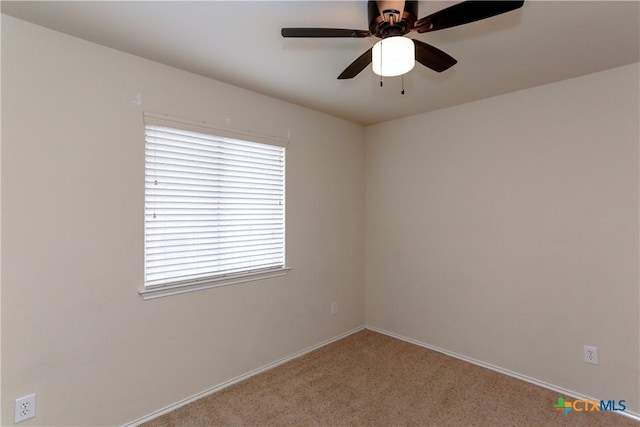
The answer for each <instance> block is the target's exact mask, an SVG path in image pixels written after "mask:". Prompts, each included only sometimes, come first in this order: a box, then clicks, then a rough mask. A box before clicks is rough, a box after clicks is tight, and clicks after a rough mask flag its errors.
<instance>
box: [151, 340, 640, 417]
mask: <svg viewBox="0 0 640 427" xmlns="http://www.w3.org/2000/svg"><path fill="white" fill-rule="evenodd" d="M558 397H559V394H558V393H556V392H553V391H549V390H547V389H543V388H540V387H537V386H535V385H532V384H529V383H526V382H523V381H520V380H516V379H514V378H511V377H508V376H506V375H502V374H499V373H496V372H493V371H490V370H488V369H484V368H481V367H478V366H475V365H472V364H470V363H466V362H463V361H460V360H457V359H454V358H451V357H448V356H445V355H443V354H440V353H437V352H435V351H431V350H428V349H425V348H422V347H419V346H416V345H413V344H409V343H406V342H404V341H400V340H397V339H395V338H391V337H388V336H385V335H382V334H378V333H376V332H372V331H369V330H363V331H361V332H358V333H356V334H353V335H351V336H349V337H347V338H344V339H342V340H340V341H337V342H335V343H332V344H329V345H327V346H325V347H323V348H321V349H319V350H316V351H314V352H311V353H309V354H306V355H304V356H302V357H300V358H298V359H295V360H293V361H291V362H288V363H286V364H283V365H280V366H278V367H276V368H274V369H272V370H270V371H267V372H265V373H262V374H259V375H256V376H254V377H252V378H250V379H248V380H246V381H244V382H241V383H238V384H235V385H233V386H231V387H228V388H226V389H224V390H222V391H220V392H217V393H214V394H212V395H210V396H208V397H205V398H203V399H200V400H198V401H196V402H194V403H191V404H189V405H186V406H183V407H182V408H179V409H177V410H176V411H174V412H171V413H169V414H167V415H164V416H162V417H159V418H156V419H155V420H153V421H151V422H149V423H146V424H145V426H146V427H156V426H158V427H159V426H290V425H304V426H633V427H638V426H640V423H636V422H634V421H633V420H631V419H629V418H628V417H624V416H622V415H618V414H615V413H612V412H576V411H571V412H569V413H568V414H567V415H566V416H565V415H563V414H562V413H559V412H557V411H556V410H555V409H554V408H553V406H554V404H555V402H556V401H557V399H558ZM567 399H568V400H571V401H573V400H574V399H572V398H567Z"/></svg>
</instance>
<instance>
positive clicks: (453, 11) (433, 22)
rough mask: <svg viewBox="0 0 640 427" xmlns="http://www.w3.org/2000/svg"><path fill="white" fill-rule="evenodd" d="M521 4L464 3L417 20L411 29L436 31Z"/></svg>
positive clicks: (501, 2)
mask: <svg viewBox="0 0 640 427" xmlns="http://www.w3.org/2000/svg"><path fill="white" fill-rule="evenodd" d="M523 4H524V1H473V0H470V1H464V2H462V3H458V4H454V5H453V6H450V7H447V8H446V9H442V10H440V11H438V12H436V13H433V14H431V15H429V16H426V17H424V18H422V19H419V20H417V21H416V22H415V24H414V26H413V29H414V30H416V31H418V32H419V33H427V32H430V31H438V30H442V29H445V28H450V27H455V26H458V25H463V24H468V23H470V22H475V21H479V20H481V19H486V18H491V17H492V16H496V15H500V14H503V13H506V12H510V11H512V10H515V9H518V8H520V7H522V5H523Z"/></svg>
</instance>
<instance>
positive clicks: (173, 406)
mask: <svg viewBox="0 0 640 427" xmlns="http://www.w3.org/2000/svg"><path fill="white" fill-rule="evenodd" d="M364 328H365V326H364V325H363V326H358V327H357V328H354V329H351V330H350V331H347V332H344V333H342V334H340V335H337V336H335V337H333V338H329V339H326V340H324V341H322V342H320V343H318V344H315V345H313V346H311V347H307V348H305V349H303V350H300V351H297V352H295V353H293V354H290V355H289V356H286V357H283V358H282V359H278V360H276V361H275V362H271V363H268V364H266V365H264V366H261V367H259V368H256V369H253V370H251V371H249V372H247V373H245V374H242V375H240V376H237V377H235V378H232V379H230V380H228V381H225V382H223V383H220V384H218V385H216V386H213V387H211V388H208V389H206V390H204V391H201V392H200V393H197V394H194V395H193V396H191V397H188V398H186V399H183V400H181V401H179V402H176V403H173V404H171V405H168V406H165V407H164V408H162V409H158V410H157V411H154V412H152V413H150V414H149V415H146V416H144V417H142V418H138V419H137V420H135V421H131V422H130V423H127V424H124V425H123V427H135V426H138V425H140V424H142V423H146V422H147V421H151V420H152V419H154V418H157V417H159V416H161V415H164V414H168V413H169V412H171V411H175V410H176V409H178V408H180V407H181V406H184V405H187V404H189V403H191V402H195V401H196V400H198V399H202V398H203V397H206V396H208V395H210V394H212V393H215V392H216V391H220V390H222V389H223V388H226V387H229V386H230V385H233V384H236V383H239V382H240V381H244V380H246V379H247V378H250V377H252V376H254V375H257V374H260V373H262V372H265V371H268V370H269V369H273V368H275V367H276V366H278V365H282V364H283V363H286V362H289V361H291V360H293V359H297V358H298V357H300V356H303V355H305V354H307V353H310V352H312V351H314V350H317V349H319V348H320V347H324V346H325V345H327V344H331V343H332V342H334V341H338V340H341V339H342V338H345V337H348V336H349V335H352V334H355V333H356V332H360V331H361V330H363V329H364Z"/></svg>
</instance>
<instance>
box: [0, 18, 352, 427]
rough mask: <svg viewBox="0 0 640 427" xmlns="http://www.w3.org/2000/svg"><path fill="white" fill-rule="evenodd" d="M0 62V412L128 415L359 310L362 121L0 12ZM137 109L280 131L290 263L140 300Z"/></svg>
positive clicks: (315, 334) (204, 385)
mask: <svg viewBox="0 0 640 427" xmlns="http://www.w3.org/2000/svg"><path fill="white" fill-rule="evenodd" d="M2 66H3V69H2V89H3V92H2V122H3V123H2V124H3V127H2V169H1V170H2V267H3V269H2V344H3V346H2V351H3V352H2V399H3V400H2V407H1V412H2V421H1V424H2V425H11V424H12V423H13V399H15V398H17V397H21V396H24V395H26V394H30V393H33V392H35V393H37V417H36V418H35V419H33V420H30V421H27V422H25V423H23V424H21V425H117V424H123V423H126V422H129V421H133V420H135V419H137V418H139V417H142V416H145V415H147V414H149V413H151V412H153V411H155V410H158V409H160V408H162V407H164V406H166V405H169V404H173V403H175V402H177V401H180V400H182V399H184V398H186V397H189V396H191V395H193V394H196V393H199V392H201V391H203V390H206V389H208V388H210V387H212V386H215V385H216V384H220V383H222V382H223V381H226V380H228V379H230V378H234V377H236V376H238V375H241V374H245V373H246V372H248V371H250V370H252V369H255V368H258V367H260V366H263V365H265V364H267V363H270V362H273V361H275V360H278V359H280V358H282V357H285V356H288V355H290V354H292V353H295V352H297V351H300V350H302V349H305V348H308V347H309V346H312V345H315V344H318V343H319V342H321V341H323V340H325V339H328V338H331V337H335V336H337V335H339V334H341V333H344V332H345V331H348V330H351V329H353V328H355V327H358V326H361V325H363V324H364V250H363V248H364V129H363V127H361V126H359V125H356V124H353V123H349V122H346V121H343V120H339V119H336V118H332V117H329V116H326V115H323V114H320V113H316V112H313V111H310V110H306V109H304V108H302V107H299V106H295V105H291V104H288V103H285V102H281V101H278V100H274V99H272V98H268V97H265V96H261V95H258V94H255V93H252V92H249V91H246V90H242V89H238V88H235V87H231V86H228V85H225V84H222V83H219V82H216V81H213V80H209V79H206V78H203V77H200V76H196V75H192V74H189V73H186V72H183V71H179V70H176V69H173V68H170V67H167V66H163V65H160V64H157V63H153V62H150V61H146V60H143V59H140V58H137V57H134V56H130V55H126V54H123V53H120V52H117V51H114V50H111V49H107V48H103V47H99V46H96V45H93V44H91V43H88V42H84V41H81V40H78V39H74V38H71V37H68V36H65V35H62V34H59V33H56V32H53V31H50V30H46V29H43V28H41V27H37V26H34V25H31V24H28V23H25V22H22V21H19V20H16V19H14V18H11V17H7V16H3V17H2ZM138 94H140V99H141V101H142V103H141V105H138V104H137V102H135V101H136V100H137V99H138V98H137V95H138ZM143 111H152V112H157V113H166V114H169V115H172V116H175V117H178V118H184V119H188V120H192V121H207V122H208V123H211V124H213V125H216V126H226V125H228V126H229V127H233V128H237V129H241V130H250V131H253V132H257V133H262V134H267V135H276V136H285V137H286V136H288V135H290V148H289V150H288V154H287V155H288V158H287V196H288V198H287V200H288V204H287V221H288V224H287V255H288V264H289V265H290V266H291V267H292V271H291V272H290V274H288V275H287V276H285V277H281V278H275V279H269V280H263V281H255V282H250V283H245V284H239V285H234V286H227V287H222V288H215V289H210V290H206V291H200V292H194V293H189V294H183V295H179V296H174V297H168V298H162V299H158V300H152V301H143V300H142V298H141V297H140V296H139V295H138V293H137V292H138V290H139V289H140V288H141V286H142V283H143V270H142V269H143V194H144V184H143V178H144V142H143V138H144V133H143V124H142V112H143ZM333 301H336V302H338V303H339V312H338V314H337V315H336V316H331V315H330V304H331V302H333Z"/></svg>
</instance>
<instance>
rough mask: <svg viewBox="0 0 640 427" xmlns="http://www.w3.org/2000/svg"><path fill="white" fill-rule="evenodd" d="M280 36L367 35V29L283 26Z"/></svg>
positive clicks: (368, 33) (369, 34)
mask: <svg viewBox="0 0 640 427" xmlns="http://www.w3.org/2000/svg"><path fill="white" fill-rule="evenodd" d="M281 34H282V37H369V36H371V33H370V32H369V31H368V30H348V29H343V28H283V29H282V31H281Z"/></svg>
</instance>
